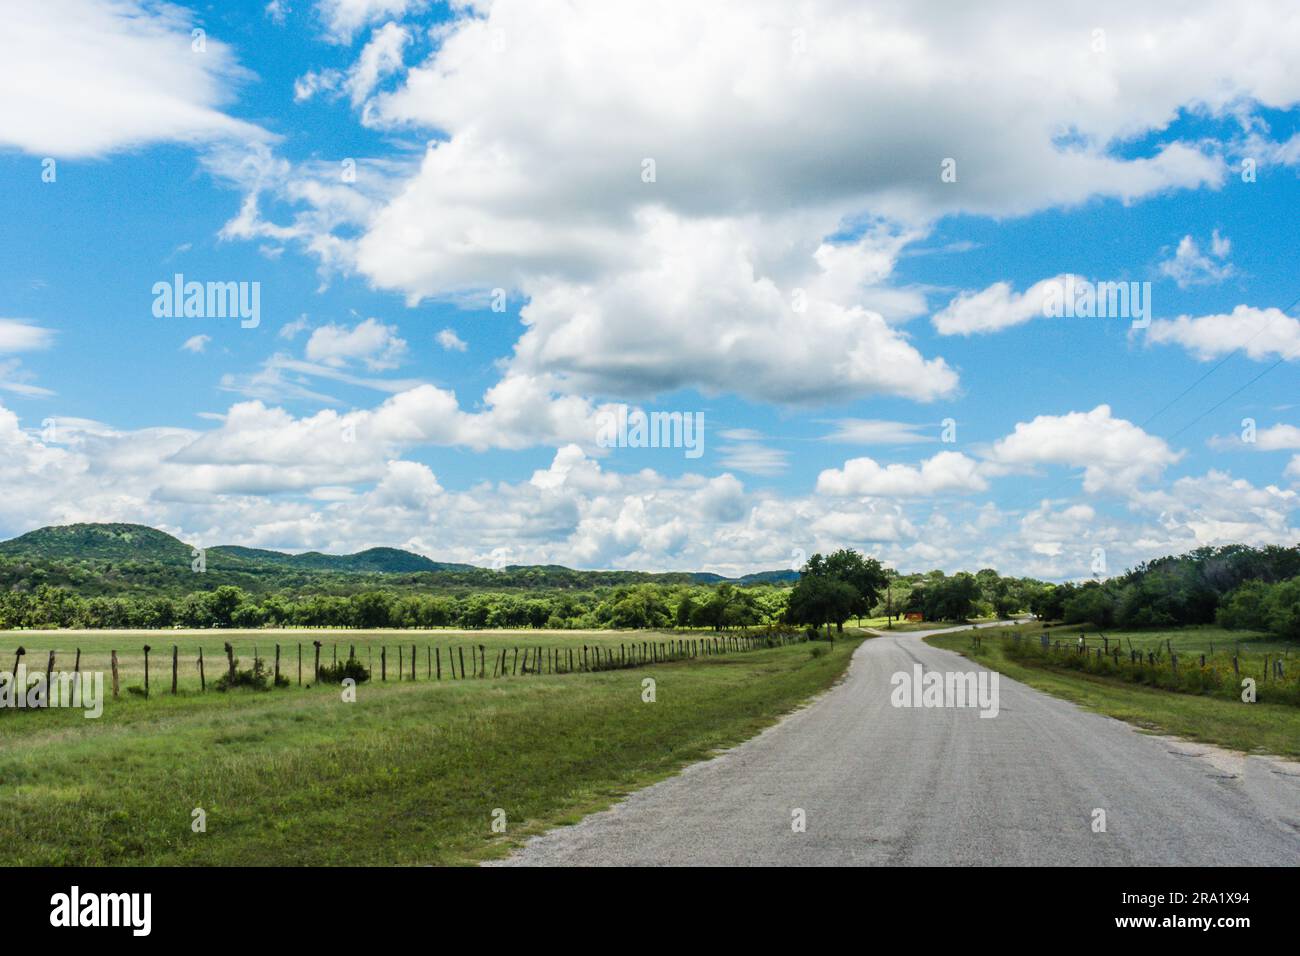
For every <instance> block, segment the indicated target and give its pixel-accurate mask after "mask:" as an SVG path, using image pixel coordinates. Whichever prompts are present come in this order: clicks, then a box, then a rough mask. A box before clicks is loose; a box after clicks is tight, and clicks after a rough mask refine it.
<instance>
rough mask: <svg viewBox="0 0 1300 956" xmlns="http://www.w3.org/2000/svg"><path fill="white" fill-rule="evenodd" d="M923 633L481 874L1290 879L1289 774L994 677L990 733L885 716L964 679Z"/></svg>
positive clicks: (1295, 825) (1297, 795) (1293, 810)
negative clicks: (942, 683) (937, 678)
mask: <svg viewBox="0 0 1300 956" xmlns="http://www.w3.org/2000/svg"><path fill="white" fill-rule="evenodd" d="M931 633H935V632H933V631H925V632H912V633H908V634H887V635H884V636H881V637H877V638H874V639H872V640H869V641H865V642H863V644H862V645H861V646H860V647H859V648H858V649H857V651H856V652H855V653H854V658H853V662H852V664H851V665H850V668H849V672H848V674H847V675H846V677H845V679H844V681H843V682H841V683H840V684H839V685H837V686H836V687H834V688H833V689H831V690H830V691H828V692H827V693H825V694H823V695H822V696H821V697H819V698H818V699H817V700H816V701H815V702H814V703H812V704H811V705H810V706H808V707H806V708H804V709H803V710H800V711H797V712H795V713H794V714H791V715H790V716H789V717H787V718H785V719H784V720H782V721H781V722H780V723H778V724H776V725H775V726H773V727H771V728H769V729H768V730H766V731H764V732H763V733H762V734H760V735H759V736H757V737H754V738H753V739H751V740H749V741H747V742H745V743H744V744H741V745H740V746H738V747H736V748H734V749H732V750H729V751H727V752H725V753H723V754H721V755H719V756H718V757H716V758H714V759H712V760H707V761H704V762H702V763H697V764H694V765H692V766H690V767H688V768H686V769H685V770H684V771H683V772H682V773H680V774H679V775H677V776H675V777H672V778H670V779H667V780H664V781H661V782H660V783H657V784H654V785H653V786H650V787H647V788H646V789H644V790H640V791H638V792H636V793H634V794H632V795H631V796H629V797H627V798H626V799H624V800H623V801H621V802H620V803H618V804H617V805H615V806H614V807H612V808H611V809H609V810H607V811H604V812H601V813H597V814H593V815H592V816H589V817H587V818H586V819H584V820H583V821H582V822H581V823H579V824H577V825H575V826H571V827H562V828H559V829H556V830H552V831H550V832H549V833H546V834H543V835H541V836H538V837H534V838H533V839H531V840H530V841H529V842H528V843H527V844H525V845H524V846H523V847H521V848H520V849H519V850H517V851H516V852H515V853H514V854H513V855H512V856H510V857H509V858H507V859H505V860H501V861H498V864H499V865H514V866H556V865H586V866H619V865H673V866H687V865H720V866H756V865H758V866H761V865H787V866H789V865H812V866H863V865H866V866H872V865H944V866H963V865H974V866H990V865H1011V864H1024V865H1032V866H1053V865H1115V866H1149V865H1175V864H1181V865H1229V864H1231V865H1238V866H1240V865H1256V864H1258V865H1287V866H1295V865H1297V864H1300V767H1298V766H1297V765H1296V764H1292V763H1285V762H1281V761H1275V760H1272V759H1269V758H1264V757H1246V756H1240V755H1232V754H1227V753H1225V752H1224V751H1221V750H1217V749H1213V748H1208V747H1204V746H1201V745H1198V744H1194V743H1188V742H1185V741H1175V740H1170V739H1169V738H1163V737H1154V736H1148V735H1144V734H1140V733H1138V732H1137V731H1135V730H1134V729H1133V728H1132V727H1130V726H1129V725H1128V724H1125V723H1123V722H1121V721H1118V720H1113V719H1111V718H1108V717H1103V716H1100V715H1098V714H1092V713H1089V712H1087V711H1084V710H1082V709H1080V708H1078V707H1076V706H1075V705H1073V704H1071V703H1068V702H1066V701H1063V700H1059V699H1057V698H1054V697H1050V696H1048V695H1046V694H1043V693H1040V692H1039V691H1036V690H1034V689H1032V688H1030V687H1027V686H1025V685H1024V684H1020V683H1017V682H1016V681H1012V680H1009V679H1008V678H1006V677H1005V676H1004V677H1002V678H1001V679H1000V681H999V690H1000V705H1001V706H1000V711H999V713H998V715H997V717H995V718H992V719H989V718H981V717H980V716H979V712H978V710H975V709H958V708H951V707H947V708H932V709H922V708H904V707H894V706H892V705H891V703H890V692H891V689H892V687H891V684H890V677H891V675H893V674H894V673H895V672H899V671H903V672H908V673H911V671H912V668H913V665H914V664H916V663H920V664H921V665H922V667H923V668H924V671H925V672H930V671H939V672H952V671H962V672H965V671H972V670H976V671H978V670H981V668H978V667H977V666H976V665H975V664H974V662H972V661H969V660H967V659H966V658H964V657H962V656H960V655H958V654H955V653H953V652H951V651H945V650H940V649H938V648H935V647H931V646H930V645H928V644H925V643H924V642H923V641H922V640H921V638H922V637H925V636H926V635H928V634H931ZM661 693H662V692H661ZM657 706H663V703H662V702H661V703H660V704H659V705H657ZM1098 808H1100V809H1102V810H1104V811H1105V824H1106V827H1105V832H1093V820H1094V818H1095V817H1094V811H1095V810H1096V809H1098ZM795 810H802V811H804V815H805V819H806V830H805V832H794V827H793V826H792V818H793V814H794V811H795Z"/></svg>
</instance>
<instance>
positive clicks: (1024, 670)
mask: <svg viewBox="0 0 1300 956" xmlns="http://www.w3.org/2000/svg"><path fill="white" fill-rule="evenodd" d="M1081 630H1083V631H1087V634H1088V640H1089V643H1093V642H1094V641H1095V640H1096V635H1097V633H1098V632H1097V631H1096V629H1095V628H1087V627H1083V628H1080V627H1069V628H1066V627H1062V628H1050V629H1049V630H1048V632H1047V633H1048V634H1049V635H1051V636H1052V638H1053V640H1055V639H1056V638H1057V637H1059V638H1060V639H1061V640H1062V641H1067V640H1068V641H1070V642H1075V641H1077V640H1078V637H1079V632H1080V631H1081ZM1014 631H1019V632H1020V633H1022V634H1025V635H1031V639H1032V640H1037V638H1038V635H1039V634H1040V633H1041V632H1042V625H1040V624H1037V623H1033V624H1026V625H1020V626H1019V627H1016V628H989V629H987V630H983V631H980V632H979V636H980V640H981V646H980V647H979V648H976V647H974V645H973V643H972V634H973V633H974V632H971V631H956V632H953V633H950V634H937V635H935V636H933V637H928V638H926V639H925V640H926V642H927V643H930V644H933V645H935V646H936V647H943V648H947V649H949V650H953V651H957V652H958V653H960V654H963V655H965V656H967V657H970V658H971V659H973V660H977V661H978V662H979V663H980V664H983V665H984V666H986V667H989V668H992V669H993V670H997V671H999V672H1001V673H1004V674H1006V675H1007V676H1008V677H1012V678H1015V679H1016V680H1018V681H1021V682H1022V683H1025V684H1028V685H1029V686H1031V687H1036V688H1038V689H1039V690H1042V691H1046V692H1047V693H1049V694H1054V695H1056V696H1057V697H1063V698H1065V699H1066V700H1071V701H1074V702H1075V703H1077V704H1079V705H1081V706H1083V707H1086V708H1088V709H1089V710H1093V711H1096V712H1097V713H1102V714H1106V715H1108V716H1110V717H1116V718H1118V719H1120V720H1124V721H1127V722H1128V723H1131V724H1134V725H1135V726H1137V727H1140V728H1142V729H1144V730H1148V731H1152V732H1156V733H1165V734H1174V735H1176V736H1179V737H1187V738H1189V739H1192V740H1198V741H1203V742H1205V743H1212V744H1219V745H1221V746H1224V747H1229V748H1232V749H1234V750H1240V751H1243V752H1246V753H1269V754H1277V755H1279V756H1284V757H1294V758H1300V708H1297V707H1294V706H1290V705H1286V704H1270V703H1267V702H1259V703H1254V704H1244V703H1241V702H1240V701H1236V700H1225V699H1223V698H1220V697H1210V696H1200V695H1195V694H1183V693H1174V692H1171V691H1167V690H1162V689H1159V688H1155V687H1147V686H1144V685H1141V684H1134V683H1130V682H1128V681H1125V680H1119V679H1116V678H1110V677H1100V676H1097V675H1093V674H1086V673H1081V672H1076V671H1064V670H1060V669H1057V668H1048V667H1038V666H1029V665H1026V664H1024V663H1021V662H1020V661H1015V660H1011V659H1010V658H1009V657H1008V656H1007V654H1006V653H1005V652H1004V650H1003V646H1002V641H1001V640H1000V639H999V638H1000V637H1001V636H1003V635H1009V634H1011V633H1013V632H1014ZM1103 633H1105V634H1106V636H1107V638H1109V639H1110V640H1111V641H1112V642H1113V641H1115V640H1119V641H1120V642H1121V647H1123V648H1124V649H1126V650H1127V648H1128V646H1129V641H1130V640H1131V641H1132V643H1133V647H1134V648H1135V649H1138V650H1142V651H1144V652H1145V651H1148V650H1155V649H1156V648H1157V647H1163V646H1165V641H1169V642H1171V643H1172V645H1173V648H1174V651H1175V653H1177V654H1179V655H1186V656H1187V657H1191V656H1192V655H1199V654H1201V653H1205V654H1207V655H1208V654H1209V651H1210V647H1211V645H1213V648H1214V651H1215V652H1216V653H1218V654H1220V655H1221V654H1222V653H1223V652H1224V651H1225V650H1233V649H1235V648H1236V646H1237V645H1238V644H1239V645H1240V652H1241V655H1242V657H1243V658H1244V659H1245V660H1246V662H1247V665H1248V666H1249V665H1250V664H1252V663H1255V664H1256V666H1258V663H1257V662H1262V660H1263V655H1264V654H1265V653H1268V654H1271V655H1272V654H1279V653H1281V654H1285V653H1287V652H1288V651H1289V652H1290V660H1291V661H1293V662H1294V664H1293V666H1296V667H1300V656H1298V655H1300V648H1297V647H1296V646H1295V645H1294V644H1287V643H1286V642H1280V641H1277V640H1276V639H1273V638H1269V637H1268V636H1266V635H1247V634H1243V633H1242V632H1233V631H1226V630H1223V629H1221V628H1213V627H1203V628H1202V627H1196V628H1186V629H1183V630H1171V631H1140V632H1138V631H1134V632H1129V631H1114V632H1111V631H1106V632H1103ZM1097 643H1099V641H1098V642H1097Z"/></svg>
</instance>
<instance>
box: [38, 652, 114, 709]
mask: <svg viewBox="0 0 1300 956" xmlns="http://www.w3.org/2000/svg"><path fill="white" fill-rule="evenodd" d="M19 650H22V648H21V647H20V648H19ZM110 653H111V654H112V657H111V658H110V659H111V660H112V662H113V699H114V700H117V651H111V652H110Z"/></svg>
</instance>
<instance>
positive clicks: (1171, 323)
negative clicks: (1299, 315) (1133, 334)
mask: <svg viewBox="0 0 1300 956" xmlns="http://www.w3.org/2000/svg"><path fill="white" fill-rule="evenodd" d="M1147 337H1148V338H1149V339H1150V340H1151V341H1152V342H1158V343H1161V344H1174V345H1181V346H1183V347H1184V348H1185V349H1187V350H1188V351H1189V352H1191V353H1192V354H1193V355H1194V356H1196V357H1197V358H1198V359H1200V360H1201V361H1203V362H1208V361H1209V360H1211V359H1215V358H1218V357H1219V356H1221V355H1227V354H1228V353H1229V352H1235V351H1236V350H1237V349H1241V350H1243V351H1244V352H1245V353H1246V355H1248V356H1250V357H1251V358H1253V359H1255V360H1256V361H1264V360H1266V359H1271V358H1273V357H1274V356H1276V357H1277V358H1279V359H1285V360H1288V361H1291V360H1294V359H1297V358H1300V320H1297V319H1293V318H1292V317H1291V316H1289V315H1287V314H1286V313H1285V312H1283V311H1282V310H1281V309H1275V308H1270V309H1257V308H1253V307H1251V306H1248V305H1239V306H1237V307H1236V308H1235V309H1233V310H1232V312H1231V313H1228V314H1222V313H1220V314H1217V315H1202V316H1196V317H1193V316H1190V315H1180V316H1178V318H1176V319H1162V320H1159V321H1156V322H1152V323H1151V327H1150V328H1149V329H1147Z"/></svg>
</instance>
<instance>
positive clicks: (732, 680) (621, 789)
mask: <svg viewBox="0 0 1300 956" xmlns="http://www.w3.org/2000/svg"><path fill="white" fill-rule="evenodd" d="M7 636H9V637H12V635H7ZM38 636H39V635H36V634H31V635H28V634H24V635H22V639H23V640H24V641H27V642H28V644H27V646H28V647H29V650H33V654H35V651H34V648H36V647H39V644H38V642H37V640H36V638H37V637H38ZM55 636H56V637H57V640H59V641H60V642H63V641H64V640H65V639H66V638H68V637H75V639H76V640H75V643H74V644H73V645H72V646H75V645H76V644H80V645H81V646H82V648H83V667H86V666H88V665H87V652H88V651H89V649H90V648H91V647H92V646H93V647H95V649H96V651H95V652H96V653H104V654H106V653H107V651H108V650H109V649H110V647H111V646H117V645H122V646H126V645H125V640H126V639H127V638H126V637H124V636H123V635H120V634H117V635H91V636H83V635H67V634H59V635H55ZM171 636H172V635H170V634H168V635H165V636H164V635H153V636H152V640H150V643H151V644H153V646H154V647H155V648H161V646H162V645H163V644H164V637H171ZM220 636H223V637H224V636H228V635H220ZM638 636H639V637H640V638H642V639H646V640H649V639H652V638H653V637H654V636H653V635H645V634H641V635H638ZM660 636H661V637H662V635H660ZM280 637H281V638H282V639H281V643H282V645H284V644H286V643H287V635H280ZM432 637H433V638H434V639H438V638H442V637H444V635H443V634H436V635H432ZM472 637H473V643H475V644H477V643H480V642H482V643H485V644H486V643H488V642H489V641H491V640H497V641H503V642H506V643H507V644H511V645H513V644H515V643H518V644H521V645H522V643H523V641H525V640H532V641H534V642H535V643H547V644H559V643H561V642H569V641H572V642H576V643H577V644H578V645H579V646H580V645H581V644H582V643H583V642H584V641H585V642H586V643H591V642H592V641H593V640H602V641H604V642H605V644H606V645H607V646H608V645H609V644H613V645H615V646H616V645H617V644H618V642H619V640H620V638H621V639H622V640H623V641H624V642H627V641H629V640H630V636H629V635H626V634H625V635H618V634H605V635H604V636H601V637H593V636H592V635H590V634H588V635H575V634H564V635H561V634H556V633H554V632H546V633H544V634H541V635H538V634H533V635H528V634H525V633H521V632H509V633H507V634H506V635H504V636H494V635H489V634H483V633H474V634H473V635H472ZM846 637H847V636H846ZM129 638H130V639H131V640H132V641H134V642H135V643H136V644H140V643H143V641H142V639H141V638H142V636H141V635H140V634H131V635H129ZM273 638H274V635H268V634H266V633H265V632H261V633H257V634H256V635H254V636H253V637H250V636H248V635H239V636H238V637H237V638H236V643H237V645H239V644H242V642H245V641H247V642H248V645H249V649H250V651H249V653H251V642H252V640H253V639H255V640H256V641H257V645H258V651H259V653H263V656H266V655H265V653H264V652H263V650H262V648H263V647H264V646H266V647H270V646H271V644H273V643H274V641H273ZM313 638H315V639H322V638H321V637H320V635H319V633H318V632H317V633H314V634H312V635H311V636H308V637H306V638H305V643H306V644H307V645H308V646H310V640H311V639H313ZM430 638H431V635H430V634H429V633H428V632H419V633H415V634H394V633H392V632H389V633H384V634H380V635H371V636H368V637H367V638H366V639H367V640H373V641H380V642H385V641H386V642H388V644H389V646H390V647H395V646H396V644H397V643H398V642H399V640H400V641H402V642H404V643H405V644H407V645H408V646H409V644H410V643H411V642H412V641H414V642H415V643H416V644H417V645H418V646H421V647H423V646H424V644H425V643H426V642H428V641H429V640H430ZM345 639H346V641H347V642H348V643H351V642H353V641H356V642H357V643H358V644H359V645H360V644H361V635H358V634H355V633H351V632H349V633H347V634H346V635H345ZM437 642H438V643H439V644H440V645H442V646H443V647H446V646H447V644H446V642H444V641H443V640H438V641H437ZM296 643H297V640H296V636H295V639H294V641H293V644H294V645H295V647H296ZM343 643H344V638H340V656H343V654H344V653H345V652H344V651H343ZM466 643H469V642H468V641H466ZM858 643H859V639H858V638H855V637H847V639H845V640H840V641H836V642H835V643H834V644H833V645H828V644H825V643H822V642H818V643H816V644H795V645H790V646H786V647H776V648H771V649H761V650H754V651H746V652H743V653H733V654H728V655H725V656H718V657H702V658H697V659H695V660H694V661H683V662H678V663H671V664H659V665H648V666H645V667H640V668H632V669H626V670H615V671H607V672H601V673H579V674H564V675H545V676H537V675H532V676H528V677H524V676H519V677H511V678H506V679H498V680H493V679H490V678H488V679H482V680H466V681H463V682H461V681H453V680H448V679H444V680H443V681H442V682H436V681H428V680H425V679H424V672H423V671H421V672H420V678H421V679H419V680H417V681H409V680H408V681H403V682H400V683H399V682H396V681H394V680H391V679H390V681H389V682H388V683H386V684H378V683H366V684H362V685H361V686H360V687H359V688H358V689H357V701H356V702H355V703H344V702H343V701H342V699H341V693H340V689H339V688H338V687H330V686H324V685H322V686H319V687H314V688H304V689H301V690H300V689H299V688H298V687H297V686H296V685H295V686H293V687H291V688H288V689H282V690H276V691H267V692H256V691H248V690H241V691H234V692H231V693H227V694H221V693H215V692H212V691H211V690H210V691H209V692H208V693H207V694H199V693H197V692H194V690H193V688H192V687H191V688H190V689H189V690H188V691H187V692H185V693H181V694H179V695H176V696H172V695H171V694H170V693H157V692H155V693H154V695H153V696H152V698H151V699H150V700H148V701H145V700H143V699H140V698H138V697H135V696H128V695H126V694H125V693H124V695H123V697H122V699H121V700H119V701H116V702H112V701H110V702H109V705H108V706H107V707H106V709H105V712H104V715H103V717H101V718H100V719H98V720H87V719H85V718H84V717H82V716H81V713H80V711H72V710H50V711H41V712H30V711H15V712H6V713H0V781H3V783H2V784H0V835H3V838H4V839H3V841H2V842H0V864H3V865H32V864H56V865H57V864H83V865H105V864H107V865H124V864H125V865H134V864H149V865H164V864H182V865H186V864H204V865H222V864H268V865H269V864H275V865H297V864H425V863H429V864H461V863H468V862H473V861H475V860H479V859H482V858H484V857H489V856H494V855H500V854H502V853H504V852H506V850H507V849H508V848H509V846H510V845H511V844H513V843H516V842H518V841H520V840H521V839H522V838H523V837H525V836H527V835H529V834H531V833H534V832H538V831H541V830H543V829H545V828H547V827H550V826H553V825H556V824H562V823H568V822H576V821H577V820H578V819H579V818H581V816H583V815H584V814H586V813H588V812H590V811H592V810H594V809H598V808H600V807H603V806H606V805H608V804H609V803H610V802H612V801H613V800H614V799H616V798H617V797H618V796H620V795H621V794H623V793H626V792H628V791H629V790H631V789H634V788H636V787H639V786H642V785H644V784H646V783H649V782H652V781H653V780H655V779H658V778H661V777H663V776H665V775H668V774H671V773H673V772H675V771H676V770H678V769H679V768H681V767H682V766H684V765H686V764H688V763H690V762H693V761H696V760H700V759H703V758H705V757H707V756H708V755H709V754H710V753H712V752H713V751H715V750H716V749H718V748H721V747H725V746H727V745H730V744H734V743H736V742H739V741H741V740H743V739H745V738H747V737H749V736H752V735H753V734H754V733H756V732H757V731H758V730H760V729H761V728H762V727H764V726H766V725H767V724H770V723H771V722H773V721H774V720H775V719H776V718H778V717H779V716H780V715H781V714H784V713H786V712H788V711H789V710H791V709H793V708H795V707H796V706H798V705H799V704H800V703H801V702H803V701H805V700H807V699H808V698H809V697H810V696H812V695H814V694H816V693H818V692H820V691H822V690H824V689H826V688H827V687H829V686H830V685H831V684H832V683H833V682H834V681H835V680H836V679H837V678H838V677H839V676H840V675H841V674H842V673H843V671H844V669H845V668H846V667H847V665H848V661H849V656H850V654H851V653H852V651H853V649H854V648H855V647H856V646H857V645H858ZM183 646H184V645H183ZM203 646H204V647H205V655H210V656H214V657H215V656H218V654H219V652H220V641H219V640H213V639H212V638H211V636H210V635H206V636H205V639H204V645H203ZM208 648H211V650H210V651H209V650H208ZM118 649H119V654H120V653H121V647H119V648H118ZM6 650H7V651H12V647H3V648H0V652H3V651H6ZM168 650H170V648H168ZM304 653H306V652H305V651H304ZM358 657H362V658H363V659H364V655H363V654H362V653H361V649H360V647H359V648H358ZM168 659H169V658H168ZM29 660H31V658H30V657H29ZM11 663H12V660H10V661H8V662H3V661H0V668H4V669H8V667H9V666H10V664H11ZM295 663H296V659H295ZM490 663H491V648H489V665H490ZM151 669H152V664H151ZM646 678H653V679H654V681H655V682H656V687H655V692H656V700H655V701H654V702H653V703H646V702H643V700H642V694H643V683H642V682H643V681H644V680H645V679H646ZM168 679H170V678H168ZM155 686H158V685H155ZM195 686H196V682H195ZM194 808H202V809H203V810H204V811H206V814H207V832H205V833H194V832H192V830H191V814H192V811H193V810H194ZM498 808H499V809H501V810H503V811H504V812H505V819H506V822H507V832H506V833H505V834H499V833H494V832H493V831H492V828H491V824H492V821H493V812H494V810H497V809H498Z"/></svg>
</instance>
